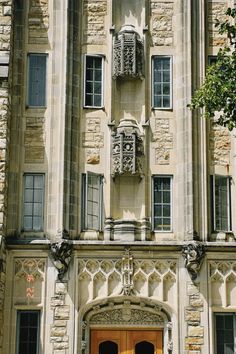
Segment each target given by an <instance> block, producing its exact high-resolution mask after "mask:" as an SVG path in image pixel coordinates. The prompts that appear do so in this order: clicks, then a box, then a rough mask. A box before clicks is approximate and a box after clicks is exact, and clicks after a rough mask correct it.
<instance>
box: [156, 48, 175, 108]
mask: <svg viewBox="0 0 236 354" xmlns="http://www.w3.org/2000/svg"><path fill="white" fill-rule="evenodd" d="M171 62H172V60H171V57H168V56H160V55H158V56H154V57H153V61H152V81H153V82H152V105H153V107H154V108H162V109H168V108H169V109H170V108H172V68H171V66H172V63H171Z"/></svg>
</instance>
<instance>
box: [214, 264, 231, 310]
mask: <svg viewBox="0 0 236 354" xmlns="http://www.w3.org/2000/svg"><path fill="white" fill-rule="evenodd" d="M209 271H210V279H211V297H212V299H211V301H212V304H213V306H222V307H227V306H236V299H235V295H236V294H235V290H234V288H235V280H236V262H234V261H226V262H224V261H211V262H209Z"/></svg>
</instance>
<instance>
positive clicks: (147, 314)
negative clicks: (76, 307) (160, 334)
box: [79, 296, 173, 354]
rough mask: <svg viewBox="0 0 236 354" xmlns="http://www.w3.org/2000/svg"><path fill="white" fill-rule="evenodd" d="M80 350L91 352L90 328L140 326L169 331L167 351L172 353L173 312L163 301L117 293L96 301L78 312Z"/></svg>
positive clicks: (166, 335) (83, 352) (167, 332)
mask: <svg viewBox="0 0 236 354" xmlns="http://www.w3.org/2000/svg"><path fill="white" fill-rule="evenodd" d="M79 314H80V315H79V317H80V323H82V326H81V333H80V338H81V339H82V341H81V353H82V354H89V348H88V347H89V346H88V343H89V330H90V328H91V327H100V328H105V327H109V328H111V327H114V328H117V327H120V328H123V327H126V328H129V327H130V328H132V327H136V328H137V327H139V328H144V329H145V328H160V329H163V331H164V332H165V333H166V334H165V337H166V346H167V348H168V349H167V350H168V353H170V354H171V353H172V346H173V344H172V322H171V318H172V315H173V311H172V310H171V309H170V308H169V306H166V305H164V304H162V303H160V302H157V301H153V300H151V299H148V298H141V297H135V296H118V297H114V298H109V299H102V300H100V301H99V300H96V301H93V302H92V303H90V304H88V305H85V306H84V307H83V308H82V309H81V310H80V311H79Z"/></svg>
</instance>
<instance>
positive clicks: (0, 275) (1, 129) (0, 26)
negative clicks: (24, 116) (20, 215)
mask: <svg viewBox="0 0 236 354" xmlns="http://www.w3.org/2000/svg"><path fill="white" fill-rule="evenodd" d="M11 14H12V0H0V354H3V351H2V335H3V323H4V319H3V303H4V287H5V249H4V243H3V241H4V240H3V237H4V230H5V226H6V225H5V215H6V188H7V184H6V173H7V155H8V149H7V148H8V128H9V127H8V121H9V116H10V87H9V82H10V80H9V82H8V77H9V63H10V60H9V58H10V50H11V25H12V17H11Z"/></svg>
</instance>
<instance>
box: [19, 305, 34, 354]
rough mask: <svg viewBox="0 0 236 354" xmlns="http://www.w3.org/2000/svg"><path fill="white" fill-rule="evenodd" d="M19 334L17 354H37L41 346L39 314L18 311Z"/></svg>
mask: <svg viewBox="0 0 236 354" xmlns="http://www.w3.org/2000/svg"><path fill="white" fill-rule="evenodd" d="M17 332H18V343H17V354H32V353H33V354H34V353H35V354H37V352H38V345H39V338H38V333H39V312H38V311H18V315H17Z"/></svg>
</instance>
